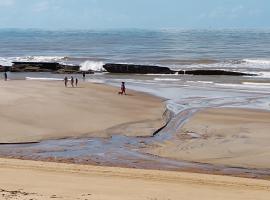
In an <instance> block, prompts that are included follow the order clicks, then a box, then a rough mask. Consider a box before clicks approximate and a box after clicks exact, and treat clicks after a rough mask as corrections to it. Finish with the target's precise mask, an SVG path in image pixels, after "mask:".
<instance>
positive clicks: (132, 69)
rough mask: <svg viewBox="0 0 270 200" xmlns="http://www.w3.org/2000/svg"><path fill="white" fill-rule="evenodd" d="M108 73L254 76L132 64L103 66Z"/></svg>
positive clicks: (219, 71)
mask: <svg viewBox="0 0 270 200" xmlns="http://www.w3.org/2000/svg"><path fill="white" fill-rule="evenodd" d="M103 68H104V69H106V70H107V71H108V72H110V73H127V74H175V73H178V74H190V75H226V76H254V74H247V73H242V72H234V71H225V70H208V69H205V70H204V69H202V70H180V71H173V70H171V69H170V68H168V67H160V66H150V65H132V64H112V63H108V64H105V65H104V66H103Z"/></svg>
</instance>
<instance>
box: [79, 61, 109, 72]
mask: <svg viewBox="0 0 270 200" xmlns="http://www.w3.org/2000/svg"><path fill="white" fill-rule="evenodd" d="M103 65H104V63H103V62H101V61H90V60H87V61H84V62H83V63H81V64H80V66H81V67H80V70H81V71H88V70H93V71H104V68H103Z"/></svg>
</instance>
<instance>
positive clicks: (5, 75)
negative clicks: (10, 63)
mask: <svg viewBox="0 0 270 200" xmlns="http://www.w3.org/2000/svg"><path fill="white" fill-rule="evenodd" d="M4 79H5V81H7V72H5V73H4Z"/></svg>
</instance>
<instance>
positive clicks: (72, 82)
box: [70, 76, 74, 87]
mask: <svg viewBox="0 0 270 200" xmlns="http://www.w3.org/2000/svg"><path fill="white" fill-rule="evenodd" d="M70 83H71V86H72V87H74V78H73V76H71V80H70Z"/></svg>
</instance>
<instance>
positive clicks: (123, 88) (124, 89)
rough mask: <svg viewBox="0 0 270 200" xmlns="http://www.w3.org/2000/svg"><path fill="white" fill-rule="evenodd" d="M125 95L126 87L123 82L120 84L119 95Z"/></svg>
mask: <svg viewBox="0 0 270 200" xmlns="http://www.w3.org/2000/svg"><path fill="white" fill-rule="evenodd" d="M123 94H124V95H126V86H125V82H122V84H121V95H123Z"/></svg>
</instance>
